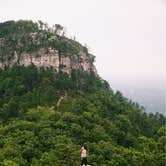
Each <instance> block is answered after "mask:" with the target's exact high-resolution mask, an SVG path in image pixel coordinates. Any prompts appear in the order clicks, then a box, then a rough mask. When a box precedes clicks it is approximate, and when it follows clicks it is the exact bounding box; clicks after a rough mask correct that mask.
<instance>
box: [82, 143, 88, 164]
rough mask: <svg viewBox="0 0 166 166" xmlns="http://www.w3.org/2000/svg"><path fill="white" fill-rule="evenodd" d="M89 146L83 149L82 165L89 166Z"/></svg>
mask: <svg viewBox="0 0 166 166" xmlns="http://www.w3.org/2000/svg"><path fill="white" fill-rule="evenodd" d="M87 157H88V146H87V144H86V143H84V144H83V146H82V147H81V165H85V166H87Z"/></svg>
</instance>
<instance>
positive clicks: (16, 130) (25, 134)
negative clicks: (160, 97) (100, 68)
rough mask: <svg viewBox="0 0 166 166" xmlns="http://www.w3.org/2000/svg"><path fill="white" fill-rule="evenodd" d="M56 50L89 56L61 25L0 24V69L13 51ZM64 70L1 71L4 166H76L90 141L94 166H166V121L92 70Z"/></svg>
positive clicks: (0, 151) (0, 140) (18, 68)
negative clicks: (146, 109) (69, 72)
mask: <svg viewBox="0 0 166 166" xmlns="http://www.w3.org/2000/svg"><path fill="white" fill-rule="evenodd" d="M50 47H51V48H54V49H56V50H58V52H59V53H66V56H68V55H69V56H72V55H76V56H77V54H78V52H79V51H80V50H81V51H83V53H85V54H88V50H87V48H86V47H83V46H82V45H81V44H80V43H78V42H76V41H75V40H72V39H68V38H66V37H65V36H64V32H63V27H62V26H60V25H58V24H56V25H54V26H53V27H52V28H50V27H49V26H48V25H47V24H44V23H43V22H41V21H39V22H38V23H34V22H32V21H24V20H20V21H17V22H15V21H8V22H5V23H0V61H1V62H3V61H5V60H6V59H7V60H10V59H12V58H13V56H14V55H13V53H14V51H17V53H18V55H21V53H23V52H25V53H32V52H35V51H37V50H39V49H41V48H44V49H46V50H47V49H49V48H50ZM68 53H69V54H68ZM92 60H94V59H92ZM59 71H60V72H56V71H55V69H53V68H51V67H49V68H48V67H41V68H39V67H37V66H35V65H33V64H32V65H29V66H27V67H24V66H21V65H19V64H18V63H16V64H15V65H13V66H12V67H11V66H10V67H8V66H7V65H6V67H4V68H3V69H0V166H1V165H2V166H77V165H80V147H81V145H82V144H83V143H84V142H86V143H87V144H88V147H89V158H88V161H89V163H90V164H91V165H93V166H164V165H165V158H166V156H165V150H166V145H165V141H166V136H165V130H166V128H165V121H166V118H165V117H164V116H163V115H161V114H159V113H156V114H147V113H145V112H143V111H142V107H141V106H140V105H139V104H137V103H133V102H132V101H130V100H128V99H127V98H125V97H124V96H123V95H122V93H121V92H119V91H117V92H113V91H112V89H111V88H110V86H109V84H108V83H107V81H105V80H103V79H102V78H100V77H99V76H98V75H97V74H96V73H94V72H93V71H91V72H83V70H72V71H71V74H70V75H68V74H66V73H63V72H62V71H61V70H59Z"/></svg>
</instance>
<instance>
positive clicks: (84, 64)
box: [0, 48, 97, 74]
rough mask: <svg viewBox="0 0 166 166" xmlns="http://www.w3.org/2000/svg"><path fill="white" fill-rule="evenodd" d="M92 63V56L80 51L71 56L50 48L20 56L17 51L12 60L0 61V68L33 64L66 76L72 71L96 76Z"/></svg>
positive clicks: (4, 59) (24, 53)
mask: <svg viewBox="0 0 166 166" xmlns="http://www.w3.org/2000/svg"><path fill="white" fill-rule="evenodd" d="M4 57H5V56H4ZM6 57H7V56H6ZM93 61H94V56H93V55H92V54H86V53H84V52H82V51H80V52H79V53H78V55H72V54H68V53H61V54H60V53H59V52H58V50H56V49H51V48H50V49H49V50H45V49H44V48H42V49H40V50H38V51H37V52H32V53H26V52H23V53H21V54H20V55H19V54H18V53H17V51H14V53H13V56H12V58H3V60H2V59H0V68H2V69H3V68H4V67H5V66H8V67H12V66H13V65H15V64H17V65H24V66H28V65H30V64H34V65H35V66H37V67H53V68H54V69H55V70H56V71H57V72H59V71H60V70H61V71H63V72H65V73H68V74H70V73H71V71H72V70H81V71H85V72H94V73H96V74H97V71H96V68H95V66H94V64H93Z"/></svg>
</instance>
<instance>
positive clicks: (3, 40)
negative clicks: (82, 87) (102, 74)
mask: <svg viewBox="0 0 166 166" xmlns="http://www.w3.org/2000/svg"><path fill="white" fill-rule="evenodd" d="M40 25H41V23H40V24H39V23H34V22H32V21H26V20H25V21H24V20H20V21H8V22H4V23H0V68H1V69H3V68H4V67H5V66H8V67H12V66H13V65H14V64H17V65H24V66H28V65H30V64H34V65H36V66H37V67H53V68H54V69H55V70H56V71H57V72H59V71H63V72H66V73H68V74H70V73H71V71H72V70H81V71H85V72H91V71H92V72H94V73H96V74H97V72H96V69H95V66H94V64H93V62H94V58H95V57H94V56H93V55H91V54H89V53H88V49H87V48H86V47H84V46H82V45H81V44H80V43H79V42H77V41H75V40H73V39H69V38H67V37H65V36H64V35H59V34H57V33H55V29H54V28H48V27H46V28H45V29H44V28H42V27H41V26H40ZM42 25H45V24H42Z"/></svg>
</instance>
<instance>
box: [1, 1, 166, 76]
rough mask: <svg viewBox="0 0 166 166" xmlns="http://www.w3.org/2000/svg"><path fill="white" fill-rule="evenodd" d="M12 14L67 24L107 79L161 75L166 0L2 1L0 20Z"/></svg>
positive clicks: (165, 51) (165, 59)
mask: <svg viewBox="0 0 166 166" xmlns="http://www.w3.org/2000/svg"><path fill="white" fill-rule="evenodd" d="M13 19H14V20H19V19H32V20H34V21H37V20H42V21H44V22H48V23H49V24H50V25H51V24H55V23H59V24H62V25H63V26H65V27H67V31H68V35H69V36H76V39H77V40H79V41H80V42H81V43H82V44H85V43H86V44H87V45H88V46H89V47H90V50H91V52H92V53H93V54H94V55H95V56H96V63H95V64H96V66H97V70H98V72H99V74H100V75H101V76H102V77H104V78H105V79H108V78H111V77H114V76H123V77H124V76H148V77H150V76H158V77H163V76H164V74H165V73H164V71H166V0H26V1H25V0H0V21H1V22H3V21H6V20H13Z"/></svg>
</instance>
